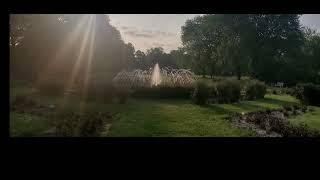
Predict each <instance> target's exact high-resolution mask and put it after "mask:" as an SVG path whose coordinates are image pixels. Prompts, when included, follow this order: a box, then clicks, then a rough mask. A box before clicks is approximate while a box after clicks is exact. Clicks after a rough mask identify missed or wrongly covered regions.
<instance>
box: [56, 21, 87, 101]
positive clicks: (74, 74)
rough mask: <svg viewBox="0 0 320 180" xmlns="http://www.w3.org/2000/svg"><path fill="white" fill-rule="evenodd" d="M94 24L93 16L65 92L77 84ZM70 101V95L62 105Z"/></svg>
mask: <svg viewBox="0 0 320 180" xmlns="http://www.w3.org/2000/svg"><path fill="white" fill-rule="evenodd" d="M92 22H93V15H91V16H90V19H89V22H88V26H87V30H86V33H85V35H84V38H83V40H82V43H81V47H80V50H79V55H78V57H77V60H76V62H75V64H74V66H73V68H72V71H71V75H70V78H69V80H68V81H67V84H66V88H65V91H69V90H70V89H71V88H72V87H73V85H74V83H75V80H76V77H77V75H78V73H79V71H80V66H81V63H82V61H83V59H84V58H83V56H84V54H85V52H86V51H87V50H88V49H87V47H88V45H87V42H88V38H89V34H90V32H91V29H92ZM67 99H68V95H66V94H65V95H64V98H63V102H62V104H65V103H66V101H67Z"/></svg>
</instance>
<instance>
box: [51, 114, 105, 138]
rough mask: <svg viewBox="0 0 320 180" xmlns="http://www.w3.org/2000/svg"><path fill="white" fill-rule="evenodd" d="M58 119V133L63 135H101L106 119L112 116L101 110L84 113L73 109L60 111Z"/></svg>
mask: <svg viewBox="0 0 320 180" xmlns="http://www.w3.org/2000/svg"><path fill="white" fill-rule="evenodd" d="M56 118H57V120H56V126H55V127H56V135H57V136H63V137H74V136H79V137H88V136H99V134H100V133H101V131H102V130H103V125H104V123H105V121H107V120H110V119H111V116H110V115H109V114H107V113H101V112H90V113H89V112H86V113H83V114H80V113H75V112H73V111H64V112H60V113H59V114H58V115H57V117H56Z"/></svg>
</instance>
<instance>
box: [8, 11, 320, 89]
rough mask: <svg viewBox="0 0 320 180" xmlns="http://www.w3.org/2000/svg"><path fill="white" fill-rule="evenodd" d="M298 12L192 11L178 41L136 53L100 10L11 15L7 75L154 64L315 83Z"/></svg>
mask: <svg viewBox="0 0 320 180" xmlns="http://www.w3.org/2000/svg"><path fill="white" fill-rule="evenodd" d="M299 17H300V15H297V14H268V15H265V14H217V15H212V14H208V15H203V16H197V17H195V18H192V19H189V20H187V21H186V22H185V24H184V25H183V26H182V27H181V30H182V34H181V41H182V46H181V47H179V48H178V49H177V50H172V51H171V52H170V53H165V52H164V50H163V48H161V47H156V48H150V49H148V50H147V51H146V52H142V51H141V50H135V48H134V46H133V45H132V44H131V43H125V42H124V41H123V40H122V38H121V35H120V32H119V31H118V30H117V29H116V28H115V27H113V26H112V25H111V24H110V19H109V18H108V16H106V15H95V16H94V20H92V18H93V16H91V15H72V14H67V15H65V14H57V15H54V14H51V15H41V14H37V15H23V14H19V15H10V68H11V69H10V73H11V77H13V78H20V79H21V78H22V79H28V80H30V81H35V80H36V79H38V78H39V77H48V76H53V77H56V78H61V79H65V77H69V76H71V75H72V74H74V69H77V73H76V74H77V75H76V77H77V79H78V81H83V80H84V79H85V77H86V76H87V74H88V73H89V74H90V77H92V78H95V79H101V80H107V79H111V78H112V77H113V76H114V75H115V74H116V73H118V72H119V71H121V70H123V69H135V68H139V69H149V68H152V67H153V66H154V64H155V63H159V65H160V67H172V68H185V69H191V70H192V71H194V72H195V73H196V74H199V75H210V76H211V77H212V78H214V77H215V76H237V77H238V78H239V79H240V78H241V76H244V75H247V76H252V77H254V78H257V79H260V80H263V81H266V82H276V81H283V82H286V83H292V84H294V83H297V82H306V81H311V82H315V83H319V82H320V72H319V71H320V35H319V33H316V32H315V31H314V30H311V29H308V28H304V27H302V26H301V24H300V22H299ZM82 59H84V60H82ZM88 59H91V60H90V61H89V60H88ZM88 63H90V64H88ZM89 65H90V69H89V70H88V66H89Z"/></svg>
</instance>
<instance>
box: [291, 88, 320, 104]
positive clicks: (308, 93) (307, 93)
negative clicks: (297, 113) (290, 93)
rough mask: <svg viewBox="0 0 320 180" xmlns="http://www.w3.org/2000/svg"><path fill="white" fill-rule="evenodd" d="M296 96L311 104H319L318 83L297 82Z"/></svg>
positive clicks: (319, 90) (319, 92) (319, 89)
mask: <svg viewBox="0 0 320 180" xmlns="http://www.w3.org/2000/svg"><path fill="white" fill-rule="evenodd" d="M296 97H297V98H298V99H300V100H301V101H302V102H304V103H307V104H309V105H313V106H319V105H320V85H315V84H312V83H308V84H299V85H297V87H296Z"/></svg>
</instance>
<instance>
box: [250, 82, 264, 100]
mask: <svg viewBox="0 0 320 180" xmlns="http://www.w3.org/2000/svg"><path fill="white" fill-rule="evenodd" d="M266 92H267V87H266V85H265V83H263V82H261V81H257V80H253V81H251V82H249V83H248V84H247V87H246V98H247V99H249V100H254V99H259V98H263V97H264V95H265V94H266Z"/></svg>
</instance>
